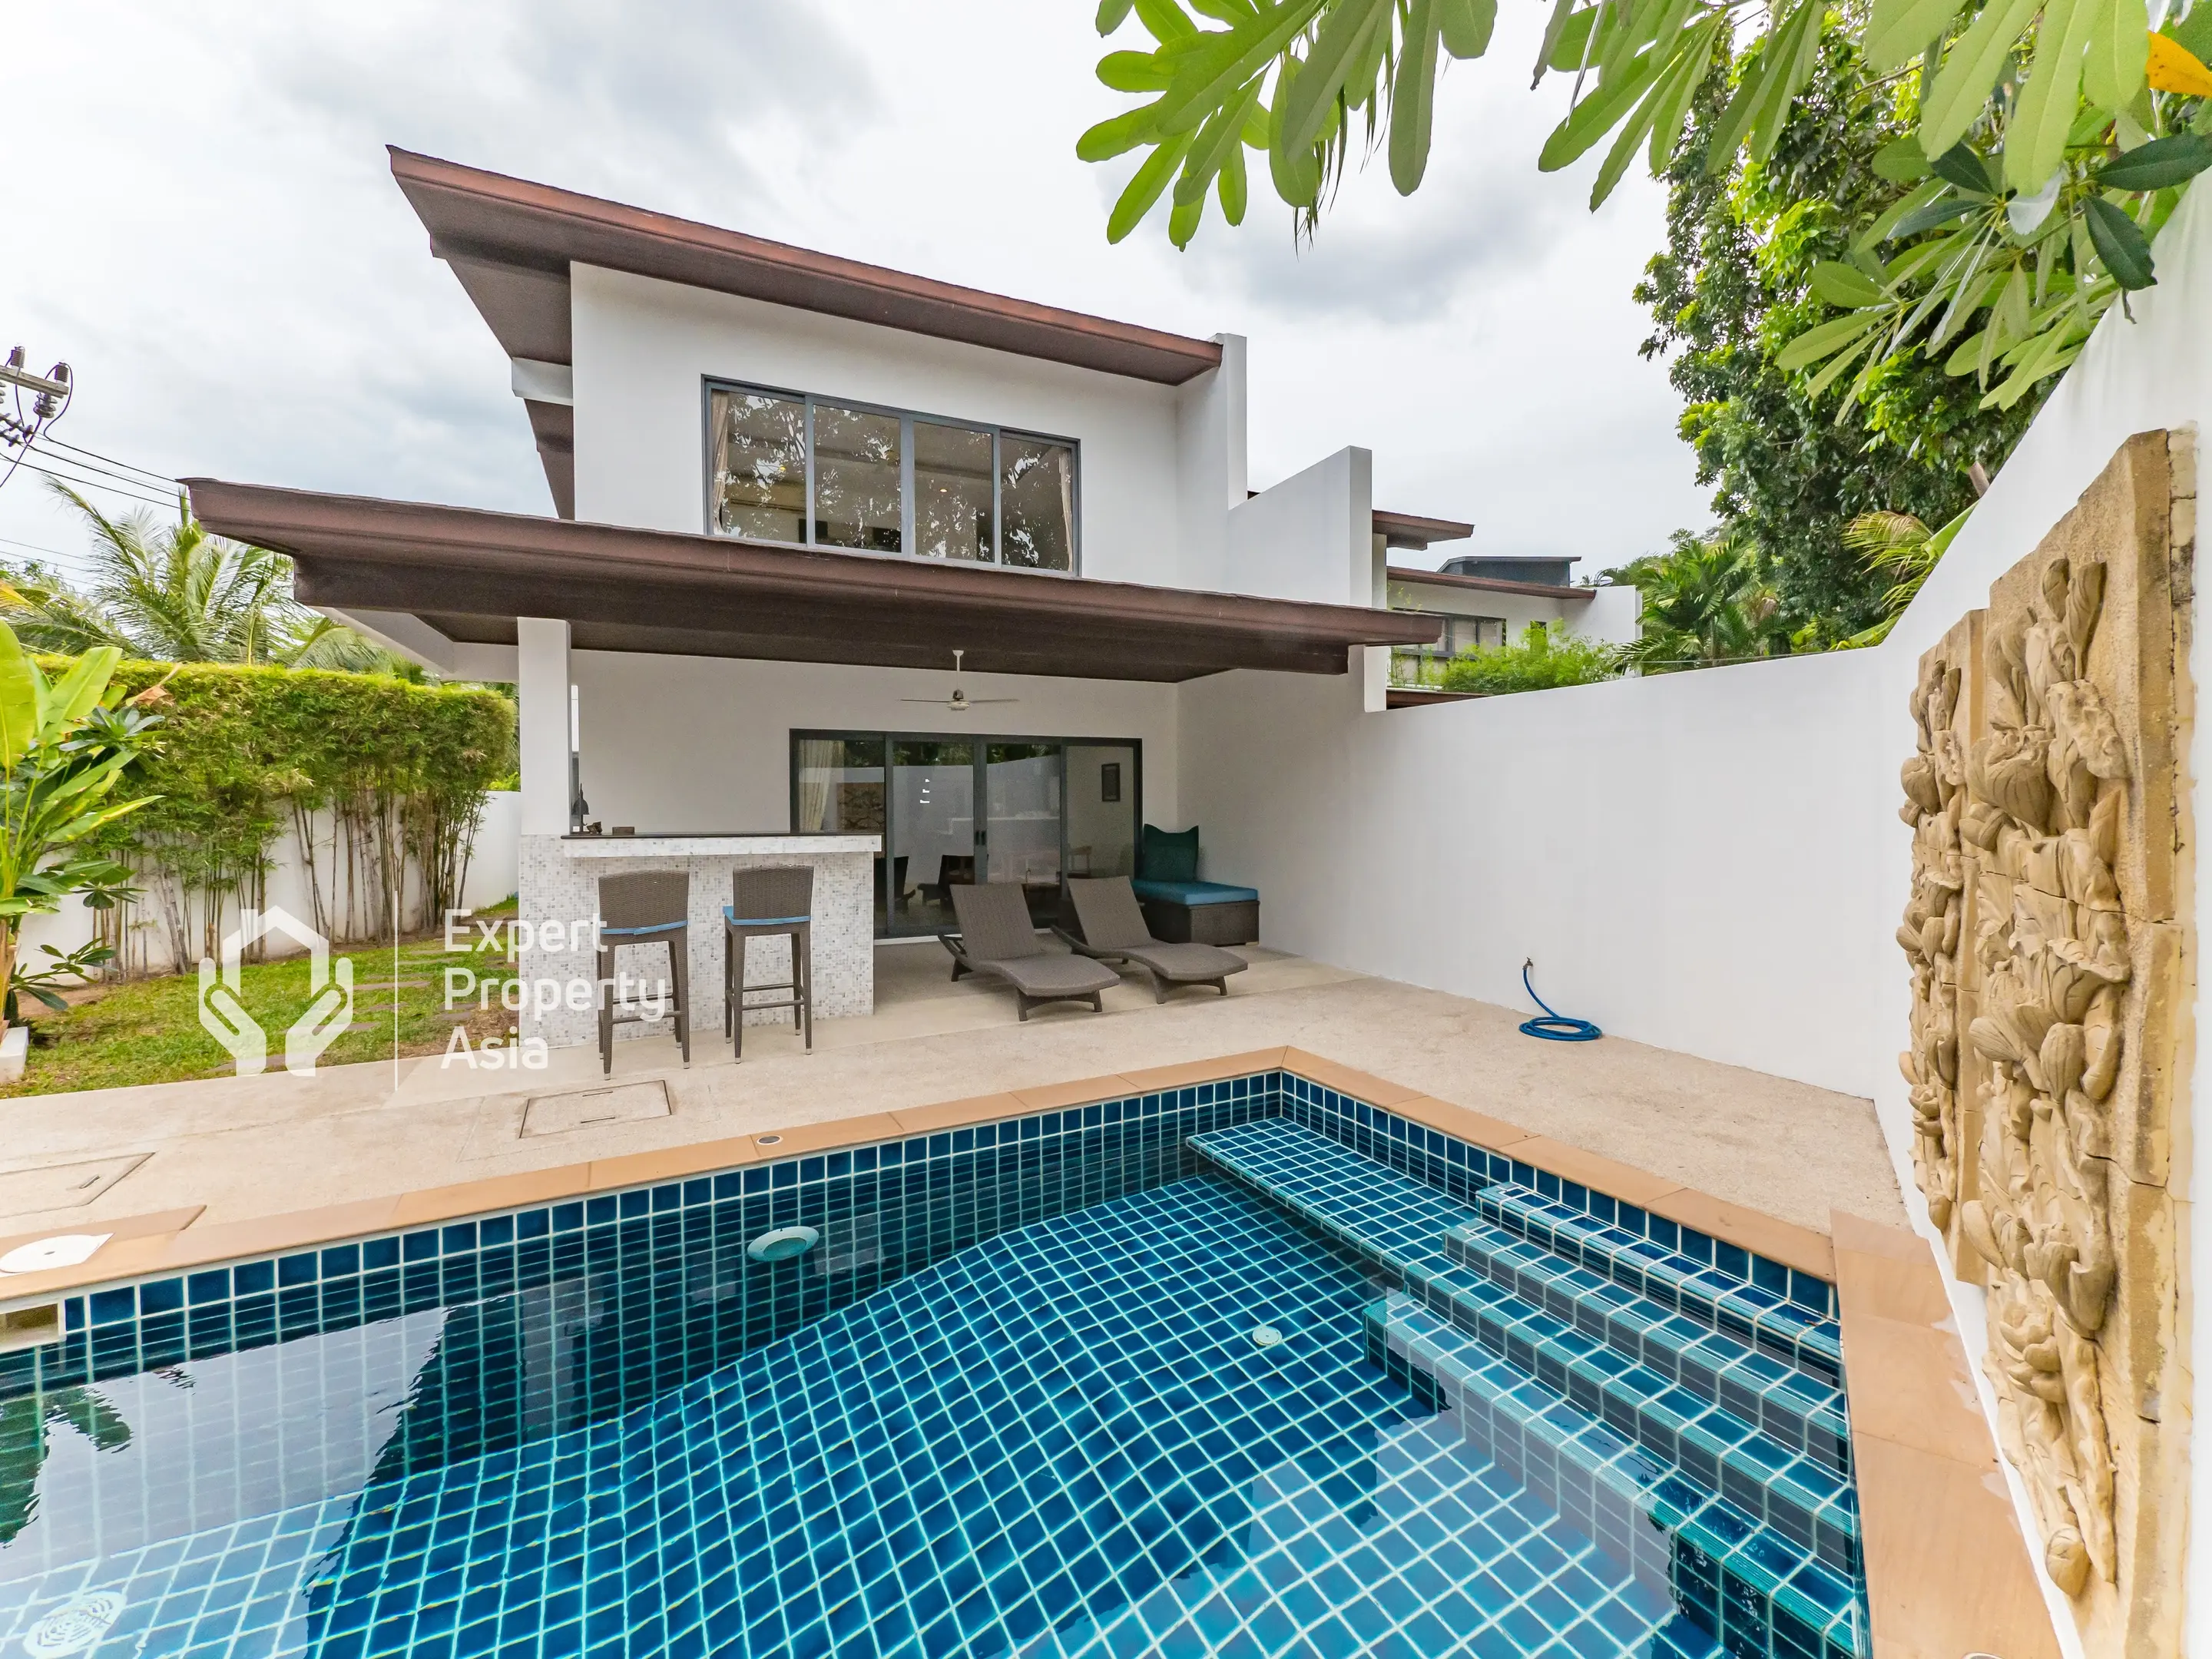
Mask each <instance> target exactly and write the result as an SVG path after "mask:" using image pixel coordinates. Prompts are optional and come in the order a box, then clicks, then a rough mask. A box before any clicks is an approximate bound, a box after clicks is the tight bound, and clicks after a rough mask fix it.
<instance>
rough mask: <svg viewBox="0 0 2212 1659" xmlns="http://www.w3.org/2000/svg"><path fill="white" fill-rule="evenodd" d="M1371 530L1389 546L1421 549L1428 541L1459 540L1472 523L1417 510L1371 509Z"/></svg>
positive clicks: (1470, 533)
mask: <svg viewBox="0 0 2212 1659" xmlns="http://www.w3.org/2000/svg"><path fill="white" fill-rule="evenodd" d="M1374 518H1375V533H1376V535H1378V536H1380V537H1382V538H1383V540H1384V543H1385V544H1387V545H1389V546H1391V547H1406V548H1412V549H1413V550H1416V551H1421V552H1425V551H1426V550H1427V549H1428V546H1429V544H1430V543H1431V542H1463V541H1465V540H1466V539H1467V538H1468V537H1469V536H1472V535H1473V534H1474V526H1473V525H1471V524H1462V523H1461V522H1460V521H1459V520H1457V519H1425V518H1423V517H1422V516H1421V515H1420V514H1419V513H1386V512H1384V511H1383V509H1382V508H1381V507H1376V509H1375V515H1374Z"/></svg>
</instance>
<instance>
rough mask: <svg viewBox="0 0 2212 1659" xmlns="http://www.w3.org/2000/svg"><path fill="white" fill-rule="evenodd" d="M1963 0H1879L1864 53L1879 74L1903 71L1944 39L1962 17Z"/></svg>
mask: <svg viewBox="0 0 2212 1659" xmlns="http://www.w3.org/2000/svg"><path fill="white" fill-rule="evenodd" d="M1958 12H1959V0H1875V4H1874V15H1873V16H1872V17H1871V18H1870V19H1869V21H1868V23H1867V30H1866V37H1865V39H1864V40H1863V41H1862V43H1861V46H1860V50H1861V51H1863V52H1865V53H1866V59H1867V67H1868V68H1869V69H1871V70H1875V72H1876V73H1877V74H1883V75H1886V74H1887V73H1888V72H1889V71H1890V70H1895V69H1902V68H1904V67H1905V64H1909V63H1911V61H1912V60H1913V59H1914V58H1917V57H1918V56H1919V55H1920V54H1921V53H1922V52H1925V51H1926V50H1927V49H1928V43H1929V41H1931V40H1940V39H1942V36H1943V35H1944V34H1945V33H1947V32H1948V30H1949V28H1950V27H1951V20H1952V19H1953V18H1954V17H1955V16H1956V15H1958Z"/></svg>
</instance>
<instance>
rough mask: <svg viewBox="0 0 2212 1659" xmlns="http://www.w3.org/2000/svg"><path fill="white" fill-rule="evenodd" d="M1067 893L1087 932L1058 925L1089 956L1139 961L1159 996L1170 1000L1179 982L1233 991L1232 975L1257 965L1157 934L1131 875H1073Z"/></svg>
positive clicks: (1063, 935)
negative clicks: (1172, 988)
mask: <svg viewBox="0 0 2212 1659" xmlns="http://www.w3.org/2000/svg"><path fill="white" fill-rule="evenodd" d="M1067 893H1068V897H1069V898H1070V899H1071V900H1072V901H1073V902H1074V905H1075V924H1076V927H1078V928H1079V930H1080V932H1081V937H1080V938H1079V937H1078V936H1077V935H1076V934H1074V933H1068V932H1066V930H1064V929H1060V930H1055V931H1058V932H1059V933H1060V937H1061V938H1062V939H1066V941H1067V942H1068V943H1069V944H1070V945H1073V946H1074V947H1075V949H1076V950H1078V951H1081V952H1082V953H1083V954H1084V955H1085V956H1086V957H1099V958H1100V959H1102V960H1103V961H1107V962H1133V963H1136V964H1137V965H1138V966H1139V968H1142V969H1144V970H1145V971H1146V973H1148V974H1150V975H1152V1000H1153V1001H1155V1002H1165V1001H1166V1000H1168V988H1169V987H1170V986H1176V985H1211V986H1212V987H1213V988H1214V989H1215V990H1217V991H1218V992H1220V993H1221V994H1222V995H1224V996H1227V995H1228V994H1229V975H1231V974H1241V973H1243V971H1244V970H1245V969H1247V968H1249V967H1250V966H1251V964H1250V963H1248V962H1246V961H1245V960H1244V958H1243V957H1239V956H1233V955H1231V953H1230V952H1229V951H1224V950H1221V949H1219V948H1218V947H1217V946H1215V945H1194V944H1178V943H1174V942H1171V941H1169V940H1165V939H1154V938H1153V937H1152V929H1150V928H1149V927H1146V925H1145V913H1144V912H1143V910H1141V909H1140V908H1138V904H1137V895H1136V891H1135V890H1134V889H1133V888H1132V887H1131V886H1130V885H1129V878H1128V877H1127V876H1108V877H1104V878H1101V879H1099V880H1096V881H1071V882H1069V883H1068V884H1067Z"/></svg>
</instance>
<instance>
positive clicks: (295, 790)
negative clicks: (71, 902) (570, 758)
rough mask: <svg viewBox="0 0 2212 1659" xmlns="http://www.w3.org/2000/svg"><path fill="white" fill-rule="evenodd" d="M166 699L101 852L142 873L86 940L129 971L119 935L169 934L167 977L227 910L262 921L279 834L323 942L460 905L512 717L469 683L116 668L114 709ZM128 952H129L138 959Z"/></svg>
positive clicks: (286, 671) (415, 921) (509, 768)
mask: <svg viewBox="0 0 2212 1659" xmlns="http://www.w3.org/2000/svg"><path fill="white" fill-rule="evenodd" d="M157 683H159V684H163V686H164V689H165V690H166V691H167V694H168V697H167V701H166V702H162V703H161V705H160V710H161V713H162V714H163V715H164V716H165V718H164V720H163V721H162V723H161V726H158V727H157V728H155V739H156V741H155V743H154V744H153V745H152V746H151V748H150V749H149V751H148V752H147V753H146V754H145V756H144V757H143V758H142V759H141V761H140V762H139V763H138V765H137V768H135V769H134V773H133V777H132V781H131V786H130V787H131V788H132V790H133V793H138V792H142V791H143V793H149V794H153V795H155V796H158V797H159V799H157V800H156V801H155V803H154V804H153V805H150V806H149V807H146V808H145V809H143V811H139V812H137V813H134V814H132V815H131V817H129V818H127V819H125V820H121V821H119V822H118V823H117V824H116V825H115V826H114V828H113V831H112V839H111V840H110V841H109V842H108V847H109V848H110V850H112V851H113V852H114V853H115V854H117V855H118V857H120V858H122V859H123V860H125V861H126V862H128V863H130V864H131V866H132V867H133V868H134V869H136V870H137V871H138V872H140V886H141V889H142V890H141V892H140V894H139V896H138V897H137V900H136V901H134V902H132V903H131V905H129V906H125V907H118V909H117V910H116V911H111V912H106V913H103V914H102V920H101V926H102V927H103V928H104V929H106V930H108V931H109V932H110V933H112V935H113V936H112V937H111V938H109V939H107V941H106V942H107V943H108V944H110V945H112V946H113V947H114V948H115V950H116V951H117V956H118V961H120V962H122V963H125V969H126V971H127V969H128V968H129V966H130V964H131V959H132V956H133V953H132V952H131V951H129V950H127V949H126V948H125V945H126V943H127V940H128V938H129V933H130V930H131V927H132V926H133V921H134V917H133V915H132V914H131V913H133V912H136V913H138V915H137V920H138V921H140V922H142V923H143V921H152V922H153V923H154V924H155V926H156V927H160V928H161V930H162V931H163V933H165V934H166V936H167V941H168V945H169V959H170V961H171V962H172V963H185V962H190V961H192V960H194V959H196V958H197V957H201V956H212V955H214V954H216V949H217V946H218V944H219V941H220V939H221V936H222V932H223V925H224V917H225V912H226V909H227V908H231V907H234V906H236V907H244V906H252V907H253V908H262V907H263V905H264V900H265V895H266V890H267V884H268V878H269V874H270V870H271V869H272V868H273V867H274V861H275V860H274V854H275V851H276V845H277V843H278V842H279V841H280V840H281V839H282V838H283V836H284V834H285V832H286V831H287V830H289V831H291V832H293V834H294V836H295V838H296V842H297V845H298V846H299V848H301V851H302V854H304V869H303V875H304V877H305V880H306V884H307V891H308V896H309V902H310V904H311V907H312V908H313V912H314V914H313V916H311V917H309V918H307V920H309V921H313V924H314V926H315V927H317V929H318V930H319V931H320V932H321V933H324V934H325V936H326V937H328V938H330V939H333V940H337V941H352V940H360V939H373V938H378V937H388V935H389V933H390V930H391V927H392V905H393V902H394V898H395V896H397V898H398V902H399V904H400V908H401V921H402V923H403V925H404V926H406V927H410V929H413V930H421V929H424V928H427V927H434V926H435V925H437V923H438V921H439V920H440V919H441V916H442V915H443V913H444V911H445V910H446V909H447V908H449V907H450V906H453V905H454V904H457V903H458V902H459V896H460V892H461V888H462V884H463V882H464V881H465V878H466V876H467V873H468V860H469V855H470V852H471V847H472V845H473V841H474V836H475V831H476V824H477V816H478V813H479V812H480V811H481V809H482V807H483V801H484V797H485V794H486V793H487V792H488V791H489V790H490V789H491V788H492V787H493V786H494V785H495V783H497V782H499V781H501V780H502V779H504V778H505V777H506V776H507V775H509V774H511V773H512V772H513V770H514V767H515V715H514V705H513V703H512V702H510V701H508V699H507V697H506V696H502V695H501V693H499V692H497V691H494V690H487V689H485V688H483V687H481V686H452V685H418V684H410V682H408V681H405V680H401V679H397V678H391V677H388V676H386V675H380V674H355V673H339V672H334V671H326V670H320V669H290V668H276V667H259V666H256V667H234V666H231V665H224V664H214V663H186V664H176V663H164V662H125V663H123V664H122V665H119V666H118V668H117V670H116V673H115V684H117V685H118V686H119V687H120V688H121V689H122V691H123V693H124V695H125V696H129V695H131V694H132V693H135V692H137V691H140V690H143V689H144V688H146V687H148V686H149V685H153V684H157ZM139 954H141V955H142V956H143V953H139Z"/></svg>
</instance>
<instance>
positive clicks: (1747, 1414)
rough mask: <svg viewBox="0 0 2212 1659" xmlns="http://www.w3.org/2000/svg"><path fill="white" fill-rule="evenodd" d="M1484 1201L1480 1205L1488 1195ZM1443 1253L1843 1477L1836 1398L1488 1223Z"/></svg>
mask: <svg viewBox="0 0 2212 1659" xmlns="http://www.w3.org/2000/svg"><path fill="white" fill-rule="evenodd" d="M1484 1196H1486V1197H1487V1196H1488V1194H1484ZM1443 1248H1444V1254H1445V1255H1448V1256H1449V1257H1450V1258H1451V1259H1452V1260H1453V1261H1455V1262H1457V1263H1459V1264H1460V1265H1461V1266H1462V1267H1467V1268H1469V1269H1471V1270H1473V1271H1474V1272H1475V1273H1480V1275H1481V1276H1482V1277H1484V1278H1485V1279H1489V1280H1490V1281H1491V1282H1492V1284H1495V1285H1501V1286H1503V1287H1504V1289H1506V1290H1508V1291H1511V1292H1512V1293H1513V1294H1515V1295H1516V1296H1517V1297H1520V1298H1521V1300H1522V1301H1523V1302H1527V1303H1529V1304H1533V1305H1534V1306H1536V1307H1539V1308H1541V1309H1542V1310H1544V1311H1545V1312H1547V1313H1548V1314H1550V1315H1551V1316H1553V1317H1554V1318H1556V1319H1561V1320H1565V1321H1566V1322H1568V1323H1569V1324H1571V1325H1572V1326H1573V1327H1574V1328H1575V1329H1576V1330H1577V1331H1579V1332H1581V1333H1582V1334H1583V1335H1585V1336H1588V1337H1590V1338H1592V1339H1594V1340H1597V1341H1600V1342H1602V1343H1604V1344H1605V1345H1606V1346H1607V1347H1608V1348H1611V1349H1612V1350H1613V1352H1616V1353H1619V1354H1622V1355H1625V1356H1626V1357H1628V1358H1632V1359H1634V1360H1636V1361H1638V1363H1640V1364H1644V1365H1647V1366H1649V1367H1650V1369H1651V1370H1655V1371H1657V1372H1658V1373H1659V1374H1660V1375H1661V1376H1664V1377H1665V1378H1667V1380H1668V1382H1670V1383H1674V1384H1675V1385H1677V1386H1678V1387H1680V1388H1684V1389H1688V1390H1689V1391H1690V1392H1691V1393H1692V1394H1694V1395H1697V1396H1698V1397H1699V1399H1701V1400H1709V1401H1712V1402H1713V1403H1714V1404H1716V1405H1719V1406H1723V1407H1727V1408H1728V1410H1729V1412H1731V1413H1734V1414H1735V1416H1736V1417H1738V1418H1739V1419H1742V1420H1743V1421H1744V1422H1746V1423H1748V1424H1750V1425H1752V1426H1753V1427H1754V1428H1756V1429H1758V1430H1759V1431H1761V1432H1762V1433H1764V1434H1765V1435H1767V1436H1769V1437H1771V1438H1772V1439H1775V1440H1778V1441H1779V1442H1780V1443H1782V1444H1784V1445H1785V1446H1788V1447H1790V1449H1793V1450H1796V1451H1802V1452H1803V1453H1804V1454H1805V1455H1808V1457H1811V1458H1812V1459H1813V1460H1814V1462H1818V1463H1820V1464H1821V1465H1822V1466H1823V1467H1825V1468H1830V1469H1832V1470H1834V1471H1835V1472H1836V1473H1838V1474H1850V1468H1851V1461H1850V1459H1851V1431H1850V1419H1849V1417H1848V1415H1847V1413H1846V1411H1845V1407H1844V1393H1843V1390H1842V1389H1839V1388H1838V1387H1836V1386H1835V1384H1834V1383H1832V1382H1826V1381H1823V1380H1821V1379H1820V1378H1819V1377H1817V1376H1809V1375H1808V1374H1807V1373H1805V1372H1804V1371H1802V1370H1797V1369H1796V1367H1795V1366H1792V1365H1788V1364H1784V1363H1783V1362H1782V1361H1780V1360H1778V1359H1776V1358H1772V1357H1771V1356H1770V1355H1768V1354H1765V1353H1760V1352H1756V1351H1754V1350H1753V1349H1752V1348H1750V1347H1747V1346H1745V1345H1744V1344H1743V1343H1742V1342H1741V1341H1740V1340H1737V1339H1736V1338H1735V1337H1734V1336H1730V1335H1728V1334H1724V1333H1722V1332H1718V1331H1716V1330H1714V1329H1713V1328H1711V1326H1710V1325H1709V1324H1706V1323H1705V1322H1700V1321H1698V1320H1695V1319H1692V1318H1688V1317H1686V1316H1683V1315H1682V1314H1681V1313H1680V1312H1678V1311H1675V1310H1671V1309H1668V1308H1665V1307H1662V1306H1659V1305H1657V1304H1654V1303H1653V1302H1652V1301H1651V1300H1650V1298H1649V1297H1644V1296H1641V1295H1638V1293H1637V1292H1635V1291H1632V1290H1630V1289H1629V1288H1628V1287H1627V1286H1626V1285H1621V1284H1620V1283H1618V1282H1616V1281H1615V1280H1613V1279H1608V1278H1607V1277H1605V1276H1604V1275H1603V1274H1601V1273H1597V1272H1595V1271H1594V1270H1593V1269H1591V1268H1589V1267H1578V1266H1577V1265H1576V1264H1575V1263H1573V1262H1572V1261H1565V1260H1563V1259H1562V1258H1561V1257H1559V1256H1558V1255H1553V1253H1552V1252H1551V1251H1549V1250H1547V1249H1544V1248H1543V1247H1542V1246H1541V1245H1538V1244H1535V1243H1532V1242H1530V1241H1529V1240H1528V1238H1526V1237H1523V1236H1522V1235H1520V1234H1518V1233H1514V1232H1510V1231H1506V1230H1505V1229H1504V1228H1502V1227H1497V1226H1493V1225H1491V1224H1490V1223H1488V1222H1486V1221H1468V1222H1462V1223H1461V1224H1459V1225H1457V1226H1455V1227H1454V1228H1452V1230H1451V1231H1449V1232H1448V1233H1446V1234H1445V1235H1444V1238H1443Z"/></svg>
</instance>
